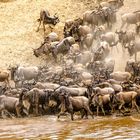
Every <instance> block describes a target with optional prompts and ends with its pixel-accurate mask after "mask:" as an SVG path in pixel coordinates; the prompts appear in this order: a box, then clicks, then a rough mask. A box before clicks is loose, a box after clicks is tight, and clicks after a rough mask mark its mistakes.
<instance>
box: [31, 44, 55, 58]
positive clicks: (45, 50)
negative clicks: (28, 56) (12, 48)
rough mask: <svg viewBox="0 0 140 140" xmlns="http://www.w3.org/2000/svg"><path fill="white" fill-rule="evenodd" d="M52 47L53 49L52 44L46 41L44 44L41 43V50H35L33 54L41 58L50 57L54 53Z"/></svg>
mask: <svg viewBox="0 0 140 140" xmlns="http://www.w3.org/2000/svg"><path fill="white" fill-rule="evenodd" d="M56 43H58V42H56ZM51 47H52V46H51V43H50V42H48V41H45V42H44V43H41V45H40V47H39V48H37V49H33V53H34V55H35V56H36V57H39V56H40V55H41V54H45V55H49V54H50V53H51V51H52V50H51Z"/></svg>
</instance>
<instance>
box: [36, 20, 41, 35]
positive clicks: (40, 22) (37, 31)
mask: <svg viewBox="0 0 140 140" xmlns="http://www.w3.org/2000/svg"><path fill="white" fill-rule="evenodd" d="M40 25H41V19H39V26H38V28H37V30H36V32H38V31H39V28H40Z"/></svg>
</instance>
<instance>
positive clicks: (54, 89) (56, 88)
mask: <svg viewBox="0 0 140 140" xmlns="http://www.w3.org/2000/svg"><path fill="white" fill-rule="evenodd" d="M60 87H61V85H60V86H59V87H57V88H55V89H54V90H53V91H54V92H55V91H56V90H57V89H59V88H60Z"/></svg>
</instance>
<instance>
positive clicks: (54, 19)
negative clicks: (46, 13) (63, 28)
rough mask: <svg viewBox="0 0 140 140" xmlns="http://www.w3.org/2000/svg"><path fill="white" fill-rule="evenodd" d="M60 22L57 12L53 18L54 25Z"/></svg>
mask: <svg viewBox="0 0 140 140" xmlns="http://www.w3.org/2000/svg"><path fill="white" fill-rule="evenodd" d="M59 22H60V20H59V17H58V16H57V14H55V15H54V17H53V19H52V24H53V25H56V24H57V23H59Z"/></svg>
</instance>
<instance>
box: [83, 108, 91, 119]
mask: <svg viewBox="0 0 140 140" xmlns="http://www.w3.org/2000/svg"><path fill="white" fill-rule="evenodd" d="M84 109H85V110H86V112H87V113H88V114H90V115H91V116H92V118H93V113H92V112H91V110H90V109H89V107H88V106H85V107H84Z"/></svg>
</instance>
